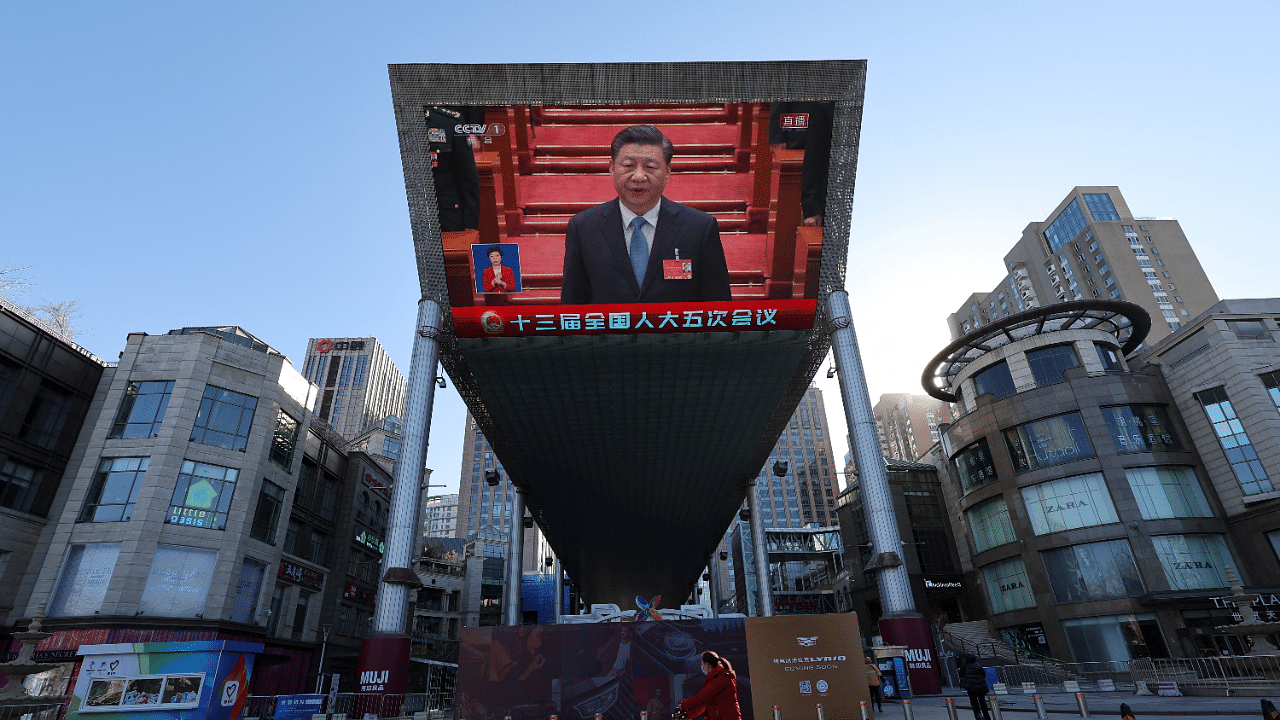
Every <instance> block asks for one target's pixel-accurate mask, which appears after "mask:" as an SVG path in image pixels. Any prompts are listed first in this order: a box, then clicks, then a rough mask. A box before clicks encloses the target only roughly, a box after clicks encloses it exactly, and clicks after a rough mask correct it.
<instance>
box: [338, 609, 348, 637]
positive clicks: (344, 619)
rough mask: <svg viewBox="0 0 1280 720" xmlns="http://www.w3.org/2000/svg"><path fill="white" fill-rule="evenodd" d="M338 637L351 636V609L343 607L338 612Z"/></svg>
mask: <svg viewBox="0 0 1280 720" xmlns="http://www.w3.org/2000/svg"><path fill="white" fill-rule="evenodd" d="M336 629H337V631H338V634H339V635H350V634H351V608H350V607H348V606H346V605H343V606H342V609H341V610H339V611H338V627H337V628H336Z"/></svg>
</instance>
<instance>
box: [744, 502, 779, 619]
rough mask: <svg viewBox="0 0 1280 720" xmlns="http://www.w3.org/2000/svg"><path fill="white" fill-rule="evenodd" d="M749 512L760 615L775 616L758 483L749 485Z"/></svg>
mask: <svg viewBox="0 0 1280 720" xmlns="http://www.w3.org/2000/svg"><path fill="white" fill-rule="evenodd" d="M747 512H748V513H749V514H750V515H751V547H752V550H753V551H754V552H755V559H756V597H757V598H758V599H759V603H760V617H773V587H772V586H771V585H770V584H769V583H770V578H769V548H767V547H765V543H764V518H761V517H760V506H759V504H758V503H757V502H756V484H755V482H752V483H751V484H750V485H748V486H747Z"/></svg>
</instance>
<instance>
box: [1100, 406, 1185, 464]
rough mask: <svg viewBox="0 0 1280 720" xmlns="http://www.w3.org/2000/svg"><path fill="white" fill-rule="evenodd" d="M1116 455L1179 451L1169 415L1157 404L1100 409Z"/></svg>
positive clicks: (1180, 447)
mask: <svg viewBox="0 0 1280 720" xmlns="http://www.w3.org/2000/svg"><path fill="white" fill-rule="evenodd" d="M1102 419H1103V420H1105V421H1106V422H1107V429H1109V430H1110V431H1111V440H1112V441H1113V442H1114V443H1115V446H1116V452H1118V453H1133V452H1176V451H1179V450H1181V449H1182V444H1181V443H1180V442H1178V436H1177V435H1176V434H1174V432H1173V425H1172V424H1171V423H1170V422H1169V414H1168V413H1166V412H1165V409H1164V408H1162V407H1160V406H1159V405H1118V406H1114V407H1104V408H1102Z"/></svg>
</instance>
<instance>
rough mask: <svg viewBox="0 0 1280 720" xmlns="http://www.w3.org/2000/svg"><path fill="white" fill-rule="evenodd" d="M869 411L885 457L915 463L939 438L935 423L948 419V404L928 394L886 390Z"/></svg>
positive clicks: (949, 420)
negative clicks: (873, 418) (887, 391)
mask: <svg viewBox="0 0 1280 720" xmlns="http://www.w3.org/2000/svg"><path fill="white" fill-rule="evenodd" d="M871 414H872V415H873V416H874V417H875V419H876V432H878V433H879V434H880V449H881V451H882V452H883V453H884V456H885V457H887V458H893V459H895V460H906V461H908V462H914V461H916V460H918V459H920V457H921V456H923V455H924V454H925V453H927V452H929V448H931V447H933V445H934V444H935V443H937V442H938V440H939V439H941V437H942V435H941V434H940V433H939V432H938V426H939V425H943V424H946V423H949V422H951V405H950V403H945V402H942V401H941V400H939V399H937V398H932V397H929V396H928V395H911V394H909V393H887V394H884V395H881V396H880V399H879V400H878V401H877V402H876V404H875V407H873V408H872V409H871Z"/></svg>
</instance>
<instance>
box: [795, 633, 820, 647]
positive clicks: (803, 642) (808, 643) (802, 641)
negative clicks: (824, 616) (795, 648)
mask: <svg viewBox="0 0 1280 720" xmlns="http://www.w3.org/2000/svg"><path fill="white" fill-rule="evenodd" d="M796 643H797V644H798V645H799V646H800V647H813V646H814V645H817V644H818V636H817V635H814V636H813V637H798V638H796Z"/></svg>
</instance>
